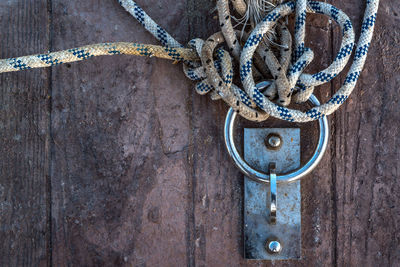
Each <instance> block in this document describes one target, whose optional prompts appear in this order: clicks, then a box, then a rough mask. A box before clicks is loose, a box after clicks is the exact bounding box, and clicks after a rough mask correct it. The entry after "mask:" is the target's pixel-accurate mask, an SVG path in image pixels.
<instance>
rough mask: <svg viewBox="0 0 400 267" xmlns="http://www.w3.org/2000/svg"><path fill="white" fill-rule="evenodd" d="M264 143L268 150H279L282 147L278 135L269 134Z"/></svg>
mask: <svg viewBox="0 0 400 267" xmlns="http://www.w3.org/2000/svg"><path fill="white" fill-rule="evenodd" d="M265 143H266V145H267V147H268V148H269V149H273V150H276V149H279V148H280V147H281V146H282V139H281V137H280V136H279V135H278V134H274V133H272V134H269V135H268V136H267V138H266V140H265Z"/></svg>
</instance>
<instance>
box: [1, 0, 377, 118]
mask: <svg viewBox="0 0 400 267" xmlns="http://www.w3.org/2000/svg"><path fill="white" fill-rule="evenodd" d="M217 1H218V2H217V7H218V12H219V19H220V26H221V30H222V34H223V36H222V34H220V33H217V34H214V35H213V36H214V37H215V38H214V39H215V40H214V39H213V38H209V39H208V40H207V41H206V42H204V41H202V40H200V39H194V40H192V41H190V42H189V46H190V47H191V48H192V49H185V48H183V46H182V45H181V44H180V43H179V42H177V41H176V40H175V39H174V38H173V37H172V36H171V35H170V34H168V33H167V32H166V31H165V30H164V29H163V28H161V27H160V26H159V25H158V24H157V23H155V22H154V21H153V20H152V19H151V18H150V17H149V16H148V15H147V14H146V13H145V12H144V10H143V9H142V8H140V7H139V6H138V5H137V4H136V3H135V2H134V1H132V0H119V1H118V2H119V3H120V4H121V6H122V7H124V8H125V9H126V10H127V11H128V12H129V13H130V14H132V16H133V17H134V18H135V19H137V20H138V22H139V23H140V24H141V25H142V26H143V27H145V29H146V30H148V31H149V32H150V33H151V34H152V35H153V36H154V37H155V38H156V39H157V40H159V41H160V42H161V44H162V46H154V45H143V44H135V43H105V44H96V45H89V46H85V47H80V48H74V49H69V50H65V51H60V52H53V53H47V54H39V55H32V56H25V57H19V58H11V59H3V60H0V73H1V72H9V71H18V70H26V69H30V68H38V67H48V66H54V65H58V64H62V63H66V62H73V61H79V60H84V59H88V58H91V57H93V56H99V55H115V54H130V55H139V56H150V57H151V56H156V57H162V58H168V59H172V60H174V61H183V62H184V63H185V65H184V72H185V74H186V76H187V77H188V78H189V79H191V80H195V81H198V83H197V85H196V91H197V92H198V93H199V94H206V93H209V92H211V94H212V99H220V98H222V99H223V100H224V101H225V102H227V103H228V105H230V106H231V107H233V108H234V109H235V110H236V111H237V112H240V114H241V115H242V116H243V117H245V118H247V119H249V120H254V121H262V120H265V119H266V118H267V117H268V116H269V115H271V116H273V117H276V118H280V119H283V120H287V121H295V122H306V121H312V120H317V119H319V118H321V117H322V116H326V115H329V114H331V113H333V112H334V111H335V110H336V109H337V108H339V106H340V105H341V104H343V102H344V101H345V100H346V99H347V98H348V96H349V95H350V93H351V92H352V90H353V89H354V87H355V84H356V82H357V80H358V78H359V76H360V74H361V71H362V68H363V66H364V63H365V60H366V56H367V52H368V48H369V46H370V42H371V39H372V34H373V30H374V25H375V20H376V14H377V10H378V5H379V0H366V3H367V6H366V10H365V15H364V21H363V24H362V28H361V35H360V39H359V41H358V44H357V48H356V51H355V55H354V61H353V64H352V66H351V67H350V71H349V73H348V75H347V77H346V79H345V82H344V85H343V87H342V88H341V89H339V90H338V91H337V93H336V94H335V95H334V96H333V97H332V98H331V99H330V100H329V101H328V102H327V103H326V104H323V105H322V106H318V107H314V108H312V109H310V110H308V111H307V112H301V111H298V110H292V109H288V108H286V107H283V106H279V105H277V104H275V103H273V102H271V101H270V100H269V99H268V98H267V97H266V96H264V94H263V93H261V92H260V91H259V90H258V89H257V88H256V87H255V82H254V80H253V72H254V71H255V70H256V69H255V68H253V56H254V53H258V54H259V56H260V55H261V56H262V57H264V58H266V56H268V55H269V57H270V58H266V60H265V61H266V62H269V63H270V64H267V65H268V67H269V69H270V70H271V66H272V65H274V64H275V65H274V66H273V67H274V68H278V67H279V68H278V69H274V70H271V72H272V73H278V74H279V75H278V76H279V77H278V76H277V77H278V79H277V80H275V81H274V83H273V84H272V85H271V87H270V88H269V90H267V92H269V93H270V96H271V97H274V93H275V91H276V90H278V93H279V98H280V103H281V104H283V105H287V104H289V102H290V97H291V95H292V94H294V95H293V98H294V100H295V101H296V102H304V101H306V100H307V99H308V97H309V96H310V94H311V93H312V91H313V89H314V87H315V86H318V85H320V84H322V83H325V82H329V81H330V80H331V79H333V78H334V77H336V76H337V75H338V74H339V73H340V72H341V71H342V70H343V68H344V67H345V66H346V64H347V62H348V60H349V58H350V56H351V53H352V51H353V48H354V39H355V38H354V30H353V26H352V24H351V21H350V19H349V18H348V17H347V16H346V14H344V13H343V12H342V11H340V10H339V9H337V8H336V7H334V6H332V5H329V4H326V3H322V2H317V1H306V0H297V1H295V2H294V1H291V2H287V3H284V4H281V5H279V6H278V7H276V8H275V9H274V10H273V11H271V12H270V13H269V14H267V15H266V16H265V18H264V19H263V20H262V21H261V22H260V23H259V24H258V25H256V27H255V28H254V30H253V31H252V32H251V34H250V36H249V37H248V38H247V41H246V43H245V45H244V47H243V51H240V50H241V47H240V44H239V41H238V38H237V37H236V33H235V30H234V29H233V26H232V23H231V21H230V20H231V17H230V13H229V4H228V0H217ZM244 5H245V2H244V1H243V0H240V1H236V2H234V6H235V7H237V8H238V11H239V13H243V12H244V11H243V10H244ZM239 9H240V10H239ZM294 11H296V16H295V40H294V43H295V45H294V53H293V56H292V65H290V66H288V64H283V63H284V62H289V58H288V56H289V57H290V51H291V50H290V49H289V48H286V49H281V55H283V56H284V58H281V59H280V60H279V61H278V60H277V59H275V58H274V55H273V54H272V53H271V52H270V51H269V52H265V51H264V49H265V44H264V43H263V41H264V39H265V35H266V33H268V31H269V30H271V29H272V28H273V27H274V25H275V24H276V23H277V22H278V20H280V19H282V18H284V17H286V16H288V15H290V14H291V13H293V12H294ZM306 12H312V13H319V14H324V15H328V16H330V17H331V18H332V19H333V20H335V21H336V22H337V23H338V24H339V25H340V27H341V28H342V32H343V40H342V45H341V48H340V50H339V53H338V55H337V56H336V58H335V60H334V61H333V63H332V65H331V66H329V67H328V68H326V69H325V70H323V71H320V72H318V73H316V74H313V75H310V74H305V73H303V71H304V69H305V68H306V67H307V66H308V64H310V63H311V61H312V59H313V52H312V51H311V50H310V49H309V48H307V47H305V43H304V39H305V20H306ZM278 29H281V30H283V31H284V33H285V31H287V28H286V27H284V26H282V25H281V26H280V27H278ZM287 33H288V31H287ZM224 39H225V40H226V42H227V44H228V46H229V48H230V51H231V52H232V53H233V55H234V57H236V58H237V57H238V55H240V78H241V80H242V83H243V86H244V89H245V91H246V92H245V91H243V90H241V89H240V88H239V87H238V86H236V85H234V84H233V83H232V81H233V68H232V62H231V61H232V58H231V57H230V55H229V53H228V52H227V51H225V50H223V49H221V48H219V49H216V51H217V53H216V60H215V61H214V59H213V57H214V55H213V51H214V49H215V48H216V46H217V45H218V44H220V43H221V42H223V41H224ZM286 40H287V42H290V43H291V38H290V34H289V36H288V38H286ZM257 47H259V48H258V49H257ZM260 48H262V51H260V50H261V49H260ZM195 52H197V55H196V54H195ZM200 60H201V62H202V63H201V64H200V63H199V61H200ZM268 60H269V61H268ZM256 63H259V62H256ZM272 63H274V64H272ZM271 64H272V65H271ZM279 64H281V65H282V64H283V65H282V66H283V67H282V68H281V66H278V65H279ZM288 67H289V68H288ZM287 69H288V71H287V73H286V75H287V77H286V78H285V77H282V75H284V72H286V70H287ZM282 81H283V82H282ZM277 85H280V86H277ZM282 85H284V86H282ZM272 89H273V90H272ZM288 93H289V94H288ZM287 94H288V95H287Z"/></svg>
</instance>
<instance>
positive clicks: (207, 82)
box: [183, 32, 269, 121]
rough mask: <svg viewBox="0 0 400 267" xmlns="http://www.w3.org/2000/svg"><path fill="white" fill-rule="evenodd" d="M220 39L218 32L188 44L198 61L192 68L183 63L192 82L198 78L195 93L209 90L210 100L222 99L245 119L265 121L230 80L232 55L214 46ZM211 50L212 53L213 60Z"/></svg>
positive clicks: (264, 116) (231, 79)
mask: <svg viewBox="0 0 400 267" xmlns="http://www.w3.org/2000/svg"><path fill="white" fill-rule="evenodd" d="M223 42H225V39H224V36H223V34H222V33H221V32H217V33H215V34H213V35H212V36H210V37H209V38H208V39H207V40H206V41H203V40H201V39H193V40H191V41H190V42H189V44H188V45H189V47H191V48H193V49H194V50H195V51H196V52H197V53H198V55H199V57H200V59H201V64H196V66H195V67H193V68H191V67H189V66H187V65H183V70H184V73H185V75H186V76H187V77H188V78H189V79H191V80H193V81H198V82H197V84H196V86H195V89H196V92H197V93H199V94H201V95H205V94H207V93H211V99H213V100H218V99H223V100H224V101H225V102H226V103H227V104H228V105H229V106H231V107H233V108H234V110H235V111H236V112H238V113H239V114H240V115H241V116H242V117H244V118H246V119H249V120H253V121H264V120H266V119H267V118H268V117H269V115H268V114H267V113H265V112H264V111H261V110H258V108H257V107H256V104H255V103H254V101H252V100H251V99H250V98H249V97H248V96H247V94H246V93H245V92H244V91H243V90H242V89H240V88H239V87H238V86H236V85H235V84H234V83H233V66H232V57H231V56H230V55H229V53H228V52H227V51H226V50H225V49H223V48H222V47H219V48H218V49H216V47H217V46H218V45H220V44H222V43H223ZM214 52H216V53H215V54H216V56H215V60H214Z"/></svg>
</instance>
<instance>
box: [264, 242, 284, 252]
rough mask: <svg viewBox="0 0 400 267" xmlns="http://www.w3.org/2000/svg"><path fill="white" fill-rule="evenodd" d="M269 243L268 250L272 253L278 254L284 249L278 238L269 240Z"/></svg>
mask: <svg viewBox="0 0 400 267" xmlns="http://www.w3.org/2000/svg"><path fill="white" fill-rule="evenodd" d="M267 245H268V247H267V250H268V252H269V253H271V254H278V253H280V252H281V251H282V246H281V243H279V242H278V241H277V240H272V241H269V242H268V244H267Z"/></svg>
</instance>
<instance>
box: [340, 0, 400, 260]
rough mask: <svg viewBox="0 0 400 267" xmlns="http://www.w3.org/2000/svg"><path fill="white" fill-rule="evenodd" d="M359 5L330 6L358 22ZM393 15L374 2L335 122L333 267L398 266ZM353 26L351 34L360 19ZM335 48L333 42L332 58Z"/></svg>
mask: <svg viewBox="0 0 400 267" xmlns="http://www.w3.org/2000/svg"><path fill="white" fill-rule="evenodd" d="M363 2H364V1H360V0H359V1H355V2H354V3H352V4H349V3H344V2H342V3H340V4H338V6H339V7H340V8H343V9H344V10H348V12H349V14H350V15H351V17H352V18H360V17H361V16H362V11H361V10H362V9H363V8H360V9H353V8H352V7H354V6H360V7H364V4H363ZM399 10H400V4H399V3H398V1H393V0H389V1H382V2H381V5H380V9H379V14H378V20H377V25H376V31H375V36H374V40H373V44H372V46H371V49H370V52H369V54H368V59H367V62H366V67H365V69H364V71H363V73H362V75H361V78H360V81H359V83H358V84H357V87H356V89H355V91H354V93H353V95H352V96H351V97H350V99H349V100H348V101H347V103H346V104H345V105H344V107H342V108H341V109H340V110H339V111H338V112H337V113H336V116H335V125H336V127H335V129H336V133H335V137H336V138H335V140H333V142H334V144H335V151H334V159H335V161H334V164H333V171H334V173H335V177H336V183H335V189H336V193H335V198H336V209H337V214H336V225H337V235H336V243H337V245H336V247H337V250H336V255H337V256H336V258H337V262H336V263H337V265H339V266H377V265H380V266H398V265H399V264H400V225H399V223H398V219H399V215H400V206H399V204H400V184H399V182H398V178H399V177H400V172H399V170H400V168H399V167H400V165H399V164H400V163H399V159H400V154H399V150H398V148H399V145H400V141H399V125H400V114H399V107H400V102H399V94H398V88H399V86H400V76H399V74H398V73H399V69H400V68H399V64H398V62H399V60H400V47H399V45H398V44H399V41H400V18H399V14H398V12H399ZM353 21H355V22H356V23H354V24H355V28H356V29H359V28H360V23H359V22H358V21H360V20H359V19H354V20H353ZM335 40H338V38H335ZM338 47H339V44H338V43H337V42H336V43H335V49H336V51H337V49H338ZM341 77H342V78H341V79H340V80H339V81H336V82H335V87H336V88H339V86H340V84H339V82H342V81H343V76H341Z"/></svg>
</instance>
